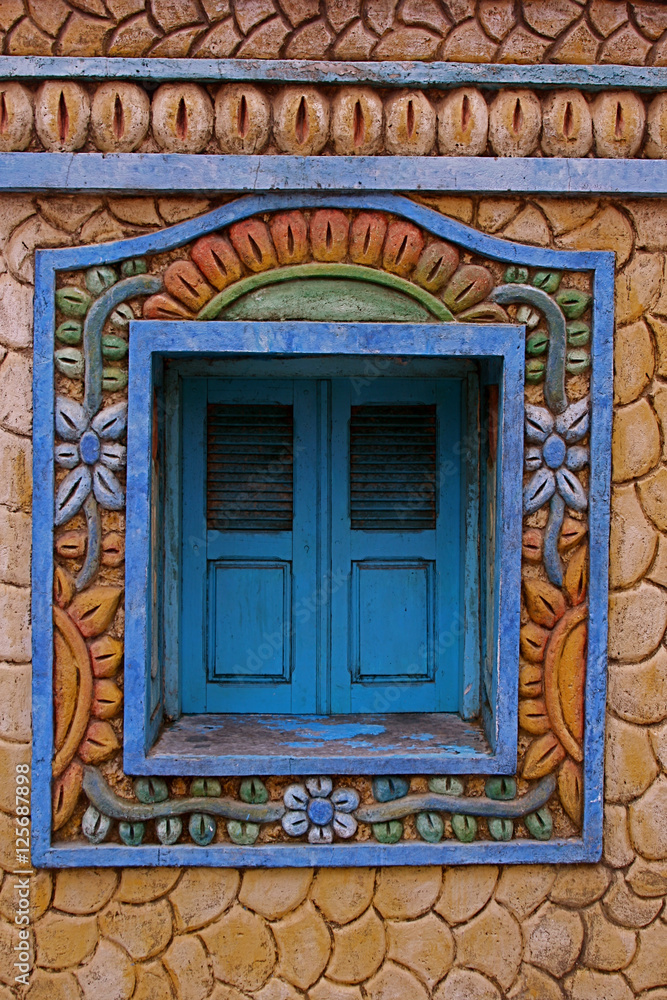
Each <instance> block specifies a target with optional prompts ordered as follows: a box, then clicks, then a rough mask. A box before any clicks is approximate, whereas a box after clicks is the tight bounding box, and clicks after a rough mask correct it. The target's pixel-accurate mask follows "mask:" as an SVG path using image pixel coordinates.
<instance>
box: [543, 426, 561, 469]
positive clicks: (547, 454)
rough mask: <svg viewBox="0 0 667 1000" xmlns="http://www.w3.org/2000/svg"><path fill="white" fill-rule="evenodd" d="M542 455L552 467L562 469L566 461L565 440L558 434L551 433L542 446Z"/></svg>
mask: <svg viewBox="0 0 667 1000" xmlns="http://www.w3.org/2000/svg"><path fill="white" fill-rule="evenodd" d="M542 457H543V458H544V462H545V464H546V465H548V466H549V468H550V469H560V467H561V465H562V464H563V462H564V461H565V442H564V441H563V439H562V437H559V436H558V434H551V435H550V436H549V437H548V438H547V439H546V441H545V442H544V444H543V446H542Z"/></svg>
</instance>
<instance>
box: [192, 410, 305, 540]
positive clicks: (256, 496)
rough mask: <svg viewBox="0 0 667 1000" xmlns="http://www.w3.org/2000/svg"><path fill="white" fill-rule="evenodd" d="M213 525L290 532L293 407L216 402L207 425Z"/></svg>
mask: <svg viewBox="0 0 667 1000" xmlns="http://www.w3.org/2000/svg"><path fill="white" fill-rule="evenodd" d="M207 428H208V431H207V436H208V441H207V480H206V482H207V488H206V514H207V521H208V527H209V528H210V529H214V530H216V531H291V529H292V516H293V492H294V481H293V446H292V437H293V415H292V407H291V406H277V405H253V404H245V405H243V406H239V405H236V404H230V405H227V404H223V403H216V404H211V405H209V407H208V422H207Z"/></svg>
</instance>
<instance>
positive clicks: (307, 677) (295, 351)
mask: <svg viewBox="0 0 667 1000" xmlns="http://www.w3.org/2000/svg"><path fill="white" fill-rule="evenodd" d="M433 334H434V327H433V326H432V325H431V324H427V325H423V326H420V325H418V324H417V325H414V324H391V323H384V324H325V323H321V324H317V323H302V322H294V323H290V324H280V323H272V322H266V323H243V322H208V323H206V324H202V323H170V324H168V325H166V326H165V325H164V324H160V323H157V322H147V321H140V322H134V323H133V324H132V329H131V337H130V345H131V347H130V350H131V357H130V365H131V366H133V371H134V374H135V377H134V380H133V382H132V383H131V385H130V399H129V406H130V415H129V420H130V423H131V426H132V428H133V430H134V434H133V436H132V439H131V441H132V444H131V447H132V450H133V454H132V456H130V459H131V460H129V461H128V537H129V538H130V539H132V540H133V542H136V545H135V544H128V571H127V588H128V591H127V596H128V607H129V608H130V609H132V608H134V607H135V606H138V605H136V604H135V599H136V600H137V601H138V600H139V599H140V596H141V594H142V592H143V588H144V587H145V583H146V574H147V573H150V574H151V578H152V579H153V580H162V582H161V583H158V584H157V586H158V589H160V590H161V593H162V597H161V599H159V600H158V599H157V595H156V599H155V600H154V608H158V609H159V608H160V607H163V608H164V609H165V610H164V613H161V612H160V611H157V612H156V619H153V620H152V621H147V618H146V615H145V614H143V613H140V614H138V615H134V614H133V613H132V611H131V610H130V613H129V614H128V617H127V630H128V631H127V636H128V639H127V647H126V648H127V650H128V653H127V655H128V658H129V657H131V658H132V659H133V660H134V662H133V663H128V667H129V669H128V670H127V676H128V680H129V685H130V690H128V692H127V695H126V735H125V743H124V753H125V766H126V769H127V770H128V771H129V772H130V773H150V774H160V773H164V774H174V773H184V774H193V773H194V774H207V773H211V772H212V771H214V772H215V773H230V774H234V773H256V774H264V773H273V774H276V773H293V772H301V773H313V772H317V771H320V770H322V769H326V768H332V767H335V768H336V770H337V771H338V772H339V773H355V772H356V773H364V772H365V773H369V772H370V773H375V774H377V773H395V772H396V771H399V772H404V773H417V772H422V773H423V772H424V771H427V772H428V771H431V772H433V771H436V772H437V771H442V770H444V769H446V770H447V771H448V772H450V773H455V772H458V773H462V772H464V771H467V772H471V771H472V772H477V773H486V774H488V773H494V772H499V771H503V770H505V771H506V770H507V769H511V768H513V767H514V765H515V761H516V717H515V714H514V711H513V709H512V704H513V703H514V704H515V702H516V690H517V676H516V673H517V670H516V645H517V640H518V626H519V614H518V607H517V606H516V602H510V601H509V599H508V594H509V593H511V591H512V587H514V588H515V589H514V593H516V588H518V576H519V550H520V544H519V531H520V508H519V503H520V489H519V484H520V480H521V452H522V448H521V408H522V405H523V399H522V392H523V344H522V335H523V330H522V327H520V326H500V325H499V326H489V325H486V326H484V327H483V328H479V327H474V326H467V325H463V324H460V325H459V324H447V325H446V327H445V326H442V327H439V328H438V335H437V337H435V336H434V335H433ZM369 356H372V357H369ZM369 362H370V364H371V368H370V370H371V371H372V372H373V377H371V378H369V377H368V372H369ZM396 370H398V371H400V372H401V375H400V376H395V375H394V374H393V373H394V371H396ZM382 371H391V372H392V374H391V376H389V375H385V374H378V372H382ZM237 406H238V407H241V409H242V410H243V408H246V413H254V414H255V418H260V424H261V422H262V419H263V416H267V415H268V416H270V417H271V418H272V419H273V426H274V427H277V428H278V431H277V432H275V433H276V434H277V440H278V445H279V446H280V447H282V448H285V446H286V442H287V438H286V433H287V431H286V428H288V430H289V431H290V434H288V437H289V438H290V440H291V449H292V463H293V464H292V465H291V495H290V497H289V499H288V500H286V499H285V496H284V495H282V496H281V500H280V503H281V504H282V506H280V507H279V508H278V514H277V516H278V525H277V528H276V530H268V531H267V530H264V529H263V528H262V526H261V518H262V517H264V516H265V514H262V513H261V511H260V512H258V508H257V506H256V505H255V507H253V509H250V508H248V507H247V500H248V496H249V493H248V490H247V488H246V489H242V490H241V493H240V494H238V495H237V494H235V493H234V490H235V489H236V486H233V488H232V489H231V492H230V490H228V491H227V494H224V490H223V491H222V492H221V491H220V490H219V489H217V487H216V490H214V494H215V495H212V496H209V497H207V482H208V479H210V481H211V483H213V482H214V481H216V482H217V483H218V485H219V472H220V467H221V464H222V465H224V462H225V461H227V462H228V464H229V459H230V456H231V461H232V466H233V467H234V468H236V473H235V475H236V476H237V479H236V480H235V481H234V482H235V483H236V484H238V482H239V481H240V483H241V485H242V486H243V485H244V482H245V487H247V486H248V482H247V480H244V479H243V476H241V478H240V480H239V472H238V461H237V456H238V454H241V451H237V452H233V451H232V452H230V451H229V447H230V444H229V442H230V441H231V440H232V438H231V437H230V435H231V431H230V430H229V428H230V426H232V425H234V421H235V420H236V426H241V425H243V420H241V421H240V422H239V421H238V420H237V419H236V418H237V416H238V414H236V413H235V411H234V407H237ZM262 407H271V408H272V410H271V411H270V412H268V411H265V412H264V414H262V411H261V408H262ZM489 407H491V408H492V410H493V417H492V419H491V426H492V427H496V426H497V440H496V438H495V437H494V434H493V433H491V434H489V433H486V431H487V429H488V427H489V419H490V418H489V415H488V413H487V410H488V408H489ZM248 408H253V409H252V410H250V409H248ZM276 408H278V409H276ZM496 411H497V412H496ZM378 413H381V414H382V419H383V420H384V421H385V424H386V422H387V421H391V420H392V419H393V420H394V424H393V425H392V426H393V427H401V428H403V430H404V429H405V421H406V414H410V415H411V417H412V419H413V420H417V421H420V420H421V427H422V432H423V433H422V438H424V439H425V443H426V445H427V446H429V441H430V442H431V443H432V446H433V448H434V449H435V456H434V457H432V458H431V459H428V461H430V462H431V464H430V465H428V464H427V466H426V467H425V468H426V472H428V471H429V469H430V472H431V474H432V478H434V479H435V481H436V489H435V490H434V491H433V492H432V493H431V494H427V498H426V500H424V497H423V496H419V497H418V501H417V507H416V516H417V518H418V520H417V524H418V525H419V527H418V528H417V529H416V530H404V529H403V526H402V524H400V523H397V522H396V521H395V519H394V514H393V513H392V514H391V518H390V522H391V525H392V527H391V528H390V529H389V530H387V529H386V528H383V527H382V526H381V523H380V521H379V520H378V518H382V517H385V519H386V512H387V509H389V510H390V511H393V509H394V506H395V503H394V501H395V497H389V498H388V504H389V506H388V507H385V508H384V509H378V508H377V507H376V508H373V507H372V505H371V506H370V507H369V505H368V502H367V501H366V506H364V500H363V497H364V491H363V489H360V486H361V485H362V484H363V482H364V480H363V478H362V479H360V478H359V477H360V475H362V474H360V473H359V472H358V471H357V470H358V467H359V463H360V462H361V463H363V460H364V448H368V447H369V446H370V444H371V443H372V442H373V441H375V443H376V444H377V442H378V441H379V442H380V444H381V445H382V446H383V447H386V446H387V444H388V441H387V435H386V433H385V432H386V427H385V432H383V427H382V422H380V424H379V425H378V423H377V418H378ZM397 416H398V420H397V419H396V418H397ZM230 421H231V423H230ZM369 421H370V423H369ZM373 421H374V422H375V423H373ZM425 421H426V423H425ZM428 421H430V425H429V424H428ZM246 424H247V422H246ZM268 424H269V425H271V420H269V421H268ZM369 426H373V427H375V426H379V428H380V437H379V438H378V437H375V438H373V435H372V434H371V435H369V433H368V430H369ZM387 426H388V425H387ZM429 426H430V427H431V428H432V430H428V427H429ZM154 428H155V431H156V433H155V434H154V433H153V430H154ZM216 428H217V430H216ZM220 428H222V429H223V431H222V433H220ZM225 428H226V431H225ZM425 428H426V430H425ZM246 429H247V426H246ZM480 431H481V432H482V433H480ZM383 433H384V437H383V436H382V434H383ZM395 433H396V432H395V431H394V434H395ZM429 435H431V436H430V437H429ZM156 439H157V441H158V442H159V445H158V449H157V459H155V458H152V459H151V456H152V455H154V451H155V440H156ZM243 441H244V449H245V450H244V451H243V454H244V455H247V449H248V448H252V447H255V448H256V447H258V446H259V444H261V441H260V442H259V444H258V440H254V441H253V440H250V439H248V437H247V435H246V437H244V438H243ZM401 447H403V448H404V449H405V448H406V447H407V448H408V450H410V448H411V446H409V445H408V446H406V445H401V444H400V443H398V442H397V441H394V442H393V444H391V445H390V447H389V451H390V452H391V450H393V449H396V448H401ZM209 448H210V449H212V450H211V452H210V454H209ZM225 448H227V449H228V450H227V451H225ZM221 449H222V450H221ZM412 450H413V451H414V449H412ZM426 452H428V447H427V449H426ZM415 454H416V452H415ZM385 458H386V456H385ZM221 460H222V463H221ZM422 461H423V459H422ZM151 463H152V466H153V472H152V473H150V474H149V469H150V467H151ZM216 463H217V466H216ZM209 464H210V465H211V469H210V473H209V472H208V471H207V468H208V465H209ZM375 466H377V463H375ZM155 467H157V469H158V472H157V473H156V472H155ZM382 469H384V472H383V471H382ZM387 469H388V466H386V465H385V466H381V467H380V469H379V470H378V468H374V471H375V472H376V473H377V472H378V471H379V473H380V475H383V474H387V475H388V474H389V473H388V472H387ZM274 471H275V470H274ZM422 471H424V470H423V469H422ZM271 474H272V473H271ZM216 476H218V479H217V480H216V478H215V477H216ZM288 478H289V477H288ZM149 484H150V485H149ZM279 485H280V487H281V489H282V490H283V494H284V492H285V490H284V488H285V486H286V483H285V482H284V481H280V483H279ZM287 485H289V484H287ZM372 485H373V489H372V490H371V492H370V495H371V496H373V497H374V498H375V499H376V500H377V498H378V496H379V493H378V488H377V483H374V484H372ZM353 490H354V491H353ZM224 495H227V497H228V499H227V500H221V499H220V498H221V497H222V496H224ZM230 496H231V500H230V499H229V497H230ZM429 496H430V499H429ZM480 498H481V503H480ZM225 504H227V506H226V507H225ZM244 504H246V506H244ZM429 504H430V505H431V506H430V507H429ZM392 505H393V506H392ZM401 510H402V514H401V517H403V516H412V512H411V510H410V509H408V510H406V509H405V505H403V508H401ZM286 511H287V513H286ZM271 516H272V517H273V516H276V512H275V511H274V512H273V514H271ZM239 519H240V520H241V522H242V523H243V524H245V525H246V528H245V529H244V530H241V531H239V530H237V529H238V521H239ZM230 521H231V522H233V529H232V530H229V527H228V524H229V522H230ZM160 523H161V524H162V525H163V527H162V528H160V527H156V526H158V525H159V524H160ZM147 525H149V526H151V527H150V528H147ZM286 529H291V530H286ZM501 553H502V558H501ZM163 554H164V555H163ZM323 583H324V586H323ZM323 594H324V596H323ZM174 609H177V610H174ZM500 622H502V623H503V625H502V627H499V626H500ZM156 633H157V635H158V639H157V642H156V639H155V635H156ZM256 633H259V635H257V634H256ZM397 650H398V652H397ZM156 657H157V662H156ZM243 657H245V659H244V660H243ZM239 660H241V661H242V662H239ZM239 668H240V669H239ZM501 673H502V675H503V676H502V683H501V681H500V675H501ZM401 720H403V721H401ZM380 721H382V724H378V723H379V722H380ZM380 733H381V734H382V736H381V737H379V738H377V739H376V738H375V737H376V736H379V734H380ZM231 744H234V751H233V752H232V750H231V749H230V745H231ZM389 751H390V752H389Z"/></svg>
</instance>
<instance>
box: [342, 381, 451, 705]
mask: <svg viewBox="0 0 667 1000" xmlns="http://www.w3.org/2000/svg"><path fill="white" fill-rule="evenodd" d="M366 381H368V380H366ZM461 406H462V394H461V383H460V380H457V379H447V380H443V379H440V380H436V379H392V378H376V379H375V380H372V381H371V384H370V385H364V384H363V382H361V380H347V379H334V380H332V434H331V441H332V444H331V466H332V482H333V484H334V487H333V497H332V512H333V513H332V529H331V531H332V559H333V576H334V578H335V577H336V576H339V575H340V576H345V577H346V578H347V580H348V586H347V588H341V589H340V590H338V591H337V592H336V593H334V595H333V598H332V666H331V708H332V711H333V712H335V713H345V712H353V713H357V712H363V713H382V712H438V711H456V710H457V709H458V706H459V699H460V677H461V664H462V637H463V631H464V627H463V611H462V607H461V583H462V581H461V558H462V551H461V550H462V543H463V538H462V472H461V453H462V451H463V448H462V435H461Z"/></svg>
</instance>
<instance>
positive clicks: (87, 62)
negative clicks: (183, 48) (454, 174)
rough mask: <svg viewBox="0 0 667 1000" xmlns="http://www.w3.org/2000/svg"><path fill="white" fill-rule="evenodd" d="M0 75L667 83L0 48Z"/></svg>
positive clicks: (637, 76)
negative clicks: (17, 52) (11, 52)
mask: <svg viewBox="0 0 667 1000" xmlns="http://www.w3.org/2000/svg"><path fill="white" fill-rule="evenodd" d="M0 78H3V79H18V80H64V79H77V80H145V81H155V82H161V81H163V80H196V81H199V82H201V83H224V82H225V81H248V82H257V83H322V84H336V83H347V84H353V83H363V84H375V85H377V86H381V87H436V88H442V89H447V88H450V87H460V86H462V85H464V84H472V85H474V86H478V87H491V88H499V87H514V86H516V87H538V88H542V87H545V88H546V87H580V88H582V89H584V90H608V89H609V88H610V87H614V88H619V89H622V90H662V89H665V88H666V87H667V70H666V69H665V68H664V67H661V66H617V65H612V66H575V65H567V66H551V65H537V66H514V65H507V66H503V65H495V64H489V63H455V62H431V63H428V62H332V61H315V60H312V61H311V60H304V59H120V58H111V59H107V58H102V57H98V58H88V59H82V58H76V57H69V56H1V57H0Z"/></svg>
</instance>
